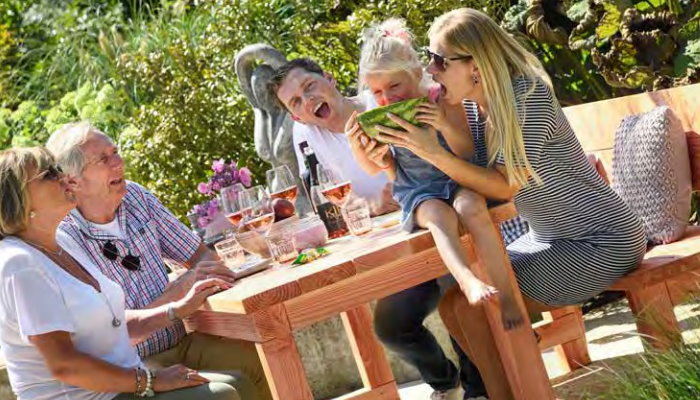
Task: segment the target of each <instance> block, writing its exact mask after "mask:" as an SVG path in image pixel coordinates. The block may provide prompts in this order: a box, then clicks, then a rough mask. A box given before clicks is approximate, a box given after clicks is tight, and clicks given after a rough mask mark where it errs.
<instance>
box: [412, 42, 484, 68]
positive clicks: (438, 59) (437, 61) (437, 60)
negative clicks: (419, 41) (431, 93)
mask: <svg viewBox="0 0 700 400" xmlns="http://www.w3.org/2000/svg"><path fill="white" fill-rule="evenodd" d="M423 52H425V56H426V58H427V59H428V60H429V62H432V63H433V64H434V65H435V66H436V67H437V68H438V69H439V70H440V71H444V70H445V69H447V64H446V61H457V60H468V59H470V58H472V56H455V57H445V56H443V55H440V54H438V53H433V52H432V51H430V49H429V48H427V47H424V48H423Z"/></svg>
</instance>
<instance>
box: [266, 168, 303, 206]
mask: <svg viewBox="0 0 700 400" xmlns="http://www.w3.org/2000/svg"><path fill="white" fill-rule="evenodd" d="M266 175H267V188H268V190H269V191H270V197H272V198H273V199H277V198H282V199H286V200H289V201H290V202H292V203H296V201H297V184H296V181H295V180H294V176H293V175H292V172H291V171H290V170H289V167H287V166H286V165H280V166H279V167H276V168H273V169H271V170H269V171H267V173H266Z"/></svg>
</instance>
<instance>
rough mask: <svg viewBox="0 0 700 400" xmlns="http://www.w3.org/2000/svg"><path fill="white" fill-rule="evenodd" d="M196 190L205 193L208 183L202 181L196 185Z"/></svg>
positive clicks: (207, 191)
mask: <svg viewBox="0 0 700 400" xmlns="http://www.w3.org/2000/svg"><path fill="white" fill-rule="evenodd" d="M197 191H198V192H199V193H201V194H207V193H209V185H207V184H206V183H204V182H202V183H200V184H199V185H197Z"/></svg>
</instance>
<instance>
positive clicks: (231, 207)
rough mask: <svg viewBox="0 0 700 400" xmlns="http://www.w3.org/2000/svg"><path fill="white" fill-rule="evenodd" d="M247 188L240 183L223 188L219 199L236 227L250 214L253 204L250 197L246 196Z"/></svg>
mask: <svg viewBox="0 0 700 400" xmlns="http://www.w3.org/2000/svg"><path fill="white" fill-rule="evenodd" d="M244 192H245V188H244V187H243V185H241V184H240V183H236V184H235V185H233V186H228V187H225V188H223V189H221V194H220V196H219V201H220V202H221V207H222V208H223V211H224V215H225V216H226V218H228V220H229V221H230V222H231V224H233V226H234V227H235V228H238V225H239V224H240V223H241V220H243V218H244V217H245V216H247V215H248V214H250V210H251V206H250V201H248V198H246V196H244V195H243V194H244Z"/></svg>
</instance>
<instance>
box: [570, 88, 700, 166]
mask: <svg viewBox="0 0 700 400" xmlns="http://www.w3.org/2000/svg"><path fill="white" fill-rule="evenodd" d="M698 104H700V84H695V85H688V86H683V87H677V88H672V89H667V90H660V91H657V92H648V93H641V94H636V95H632V96H625V97H618V98H616V99H610V100H603V101H598V102H593V103H587V104H581V105H577V106H572V107H566V108H564V114H565V115H566V119H567V120H568V121H569V124H570V125H571V127H572V128H573V129H574V132H576V136H577V137H578V139H579V141H580V142H581V145H582V146H583V149H584V151H587V152H588V151H597V150H601V149H611V148H612V147H613V141H614V136H615V130H616V129H617V127H618V125H619V124H620V121H622V118H624V117H625V116H628V115H631V114H639V113H643V112H647V111H650V110H652V109H653V108H654V107H656V106H659V105H667V106H669V108H671V109H672V110H673V112H674V113H675V114H676V115H677V116H678V118H679V119H680V120H681V121H682V123H683V129H684V131H686V132H688V131H695V132H700V118H698V117H697V105H698ZM608 172H611V171H610V170H609V171H608Z"/></svg>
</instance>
